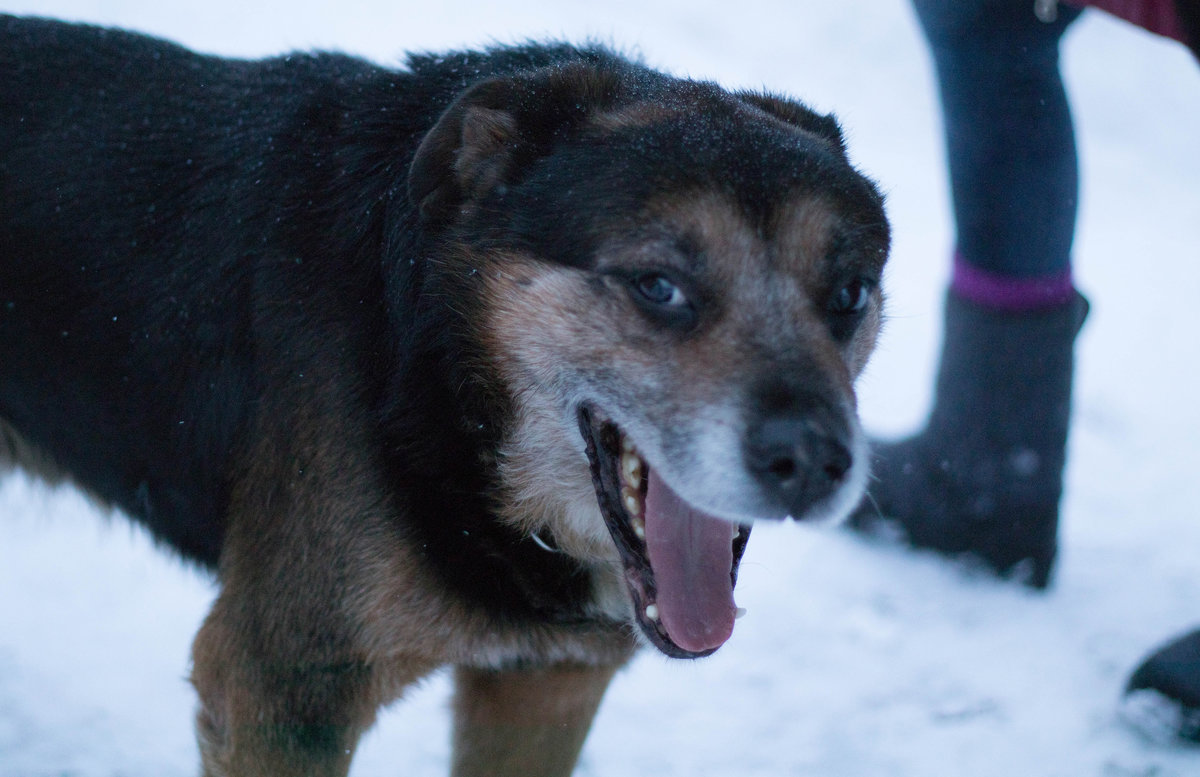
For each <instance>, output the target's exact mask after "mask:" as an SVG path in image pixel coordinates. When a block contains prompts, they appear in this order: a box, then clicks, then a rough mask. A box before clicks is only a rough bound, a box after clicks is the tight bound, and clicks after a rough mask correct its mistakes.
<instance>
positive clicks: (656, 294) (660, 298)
mask: <svg viewBox="0 0 1200 777" xmlns="http://www.w3.org/2000/svg"><path fill="white" fill-rule="evenodd" d="M633 287H634V288H635V289H637V291H638V294H641V295H642V297H644V298H645V299H646V301H647V302H652V303H654V304H655V305H661V306H663V307H666V308H681V307H683V306H685V305H687V304H688V298H687V297H686V296H685V295H684V293H683V292H682V291H680V289H679V287H678V286H676V285H675V284H674V283H671V281H669V280H667V278H666V276H663V275H659V274H658V273H647V274H646V275H639V276H638V277H636V278H634V279H633Z"/></svg>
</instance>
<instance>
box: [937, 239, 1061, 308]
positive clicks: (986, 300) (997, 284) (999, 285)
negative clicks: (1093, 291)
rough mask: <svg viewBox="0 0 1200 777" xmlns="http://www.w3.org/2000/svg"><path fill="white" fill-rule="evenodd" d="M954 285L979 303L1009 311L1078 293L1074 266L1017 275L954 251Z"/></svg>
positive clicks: (1052, 302) (1053, 303)
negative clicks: (1030, 275)
mask: <svg viewBox="0 0 1200 777" xmlns="http://www.w3.org/2000/svg"><path fill="white" fill-rule="evenodd" d="M950 288H951V289H952V290H953V291H954V293H955V294H957V295H958V296H959V297H961V298H963V299H965V300H967V301H969V302H974V303H975V304H977V305H983V306H984V307H989V308H993V309H995V310H1006V311H1015V312H1020V311H1028V310H1043V309H1045V308H1054V307H1058V306H1060V305H1065V304H1067V303H1068V302H1070V301H1071V300H1072V299H1074V297H1075V283H1074V282H1073V281H1072V279H1071V268H1069V267H1068V268H1067V269H1065V270H1063V271H1062V272H1058V273H1054V274H1052V275H1039V276H1037V277H1034V278H1016V277H1013V276H1010V275H1001V274H1000V273H995V272H992V271H990V270H982V269H980V268H978V267H975V266H974V265H972V264H970V263H969V262H967V261H966V260H965V259H963V258H962V256H961V255H959V254H957V253H956V254H955V255H954V274H953V276H952V277H951V279H950Z"/></svg>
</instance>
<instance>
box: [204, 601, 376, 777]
mask: <svg viewBox="0 0 1200 777" xmlns="http://www.w3.org/2000/svg"><path fill="white" fill-rule="evenodd" d="M225 604H226V603H224V602H221V601H218V603H217V606H216V607H215V608H214V611H213V613H212V614H210V615H209V617H208V620H207V621H206V622H205V624H204V627H203V628H202V629H201V630H200V633H199V634H198V635H197V637H196V642H195V645H194V648H193V669H192V682H193V684H194V685H195V686H196V689H197V692H198V694H199V697H200V708H199V711H198V712H197V715H196V733H197V738H198V740H199V745H200V753H201V761H202V764H203V775H204V777H285V776H286V777H291V776H292V775H295V776H296V777H300V776H301V775H304V776H305V777H341V776H342V775H345V774H346V773H347V771H348V770H349V767H350V759H351V756H352V755H353V753H354V750H355V747H356V746H357V744H358V739H359V736H360V735H361V734H362V732H363V731H365V730H366V728H367V727H368V726H370V724H371V722H372V721H373V719H374V716H375V708H376V705H377V703H378V700H377V693H376V692H375V687H376V686H377V683H376V682H375V678H374V671H373V668H372V667H370V666H368V665H366V664H364V663H361V662H355V661H331V660H322V661H312V660H309V659H307V658H299V657H295V656H292V657H289V656H287V655H286V654H284V653H276V654H274V655H267V654H264V653H263V652H262V650H261V646H260V645H256V644H255V643H254V641H253V640H252V639H248V637H252V633H248V632H247V631H246V629H245V628H244V626H242V625H239V624H238V620H237V617H236V615H232V614H231V613H230V612H229V610H230V609H231V608H229V607H227V606H225Z"/></svg>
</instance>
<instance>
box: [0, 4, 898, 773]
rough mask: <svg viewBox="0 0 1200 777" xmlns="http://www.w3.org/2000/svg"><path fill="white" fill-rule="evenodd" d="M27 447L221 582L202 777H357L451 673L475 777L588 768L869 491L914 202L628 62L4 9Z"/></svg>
mask: <svg viewBox="0 0 1200 777" xmlns="http://www.w3.org/2000/svg"><path fill="white" fill-rule="evenodd" d="M0 73H3V79H0V466H2V465H3V464H4V463H5V460H6V459H7V460H15V461H16V463H18V464H19V465H22V466H24V467H26V468H28V469H31V470H34V471H36V472H38V473H40V474H42V475H44V476H47V477H49V478H55V477H64V478H69V479H71V480H73V481H74V482H76V483H78V484H79V485H80V486H82V487H83V488H85V489H87V490H88V491H89V492H91V493H92V494H93V495H94V496H96V497H97V498H98V499H99V500H101V501H103V502H106V503H109V504H113V505H116V506H118V507H120V508H122V509H123V510H124V511H126V512H127V513H128V514H129V515H130V516H132V517H134V518H136V519H137V520H139V521H141V522H142V523H144V524H145V525H146V526H148V527H149V528H150V529H151V530H152V531H153V532H154V534H155V536H156V537H158V538H159V539H160V540H161V541H162V542H163V543H164V544H167V545H169V546H170V547H172V548H174V549H176V550H178V551H179V552H180V553H181V554H182V555H184V556H185V557H187V558H190V559H193V560H195V561H196V562H198V563H201V564H203V565H205V566H207V567H210V568H212V569H213V570H215V571H216V572H217V574H218V576H219V578H220V582H221V592H220V596H219V597H218V599H217V602H216V604H215V605H214V607H213V610H212V612H211V614H210V615H209V617H208V619H207V620H206V621H205V624H204V626H203V628H202V629H201V631H200V634H199V636H198V637H197V638H196V642H195V646H194V650H193V659H194V661H193V672H192V681H193V683H194V684H195V686H196V688H197V691H198V693H199V696H200V702H201V703H200V710H199V713H198V715H197V729H198V733H199V740H200V746H201V752H202V758H203V761H204V765H205V774H209V775H216V774H222V775H226V774H229V775H239V776H242V775H250V774H254V775H257V776H258V777H267V775H272V776H274V775H305V776H306V777H317V776H319V775H326V776H330V777H332V776H334V775H344V774H345V773H346V771H347V769H348V767H349V763H350V759H351V756H352V753H353V750H354V747H355V745H356V743H357V742H358V739H359V736H360V735H361V734H362V732H363V731H364V730H365V729H366V728H367V727H368V726H369V725H370V724H371V722H372V720H373V719H374V716H375V712H376V710H377V709H378V707H380V706H381V705H383V704H386V703H388V702H390V701H392V700H393V699H395V698H397V697H398V696H399V695H400V694H401V692H402V691H403V689H404V688H405V687H406V686H408V685H410V684H411V683H414V682H416V681H417V680H418V679H419V678H421V677H422V676H424V675H426V674H428V673H429V672H431V671H433V670H435V669H437V668H438V667H440V666H444V665H453V666H454V667H455V668H456V698H455V707H454V709H455V734H454V766H453V774H454V775H455V776H456V777H470V776H471V775H476V776H477V775H488V776H489V777H503V776H506V775H512V776H516V775H520V776H521V777H529V776H530V775H541V776H542V777H547V776H549V775H566V774H569V773H570V771H571V769H572V766H573V765H574V763H575V760H576V756H577V754H578V752H579V748H580V747H581V746H582V743H583V739H584V736H585V735H586V733H587V730H588V727H589V725H590V722H591V718H592V714H593V713H594V712H595V709H596V706H597V705H598V704H599V702H600V698H601V696H602V695H603V693H604V689H605V687H606V686H607V684H608V681H609V679H610V677H611V676H612V674H613V672H614V671H615V669H616V667H617V666H619V665H620V664H621V663H622V662H624V661H625V660H627V659H628V657H629V655H630V654H631V653H632V651H633V650H634V648H635V647H636V645H637V644H638V641H637V638H636V635H638V634H640V635H641V636H642V637H643V638H644V639H645V641H646V642H649V643H650V644H652V645H654V646H655V647H657V648H658V649H659V650H660V651H662V652H663V653H665V654H667V655H670V656H674V657H680V658H695V657H699V656H702V655H707V654H709V653H712V652H713V651H714V650H716V649H717V648H719V647H720V646H721V644H723V643H724V642H725V640H726V639H727V638H728V637H729V635H730V634H731V633H732V630H733V621H734V618H735V617H736V612H737V608H736V606H735V603H734V600H733V590H734V585H735V583H736V577H737V570H738V562H739V561H740V558H741V554H742V551H743V549H744V548H745V545H746V539H747V536H748V533H749V527H748V526H743V525H741V524H745V523H749V522H750V521H751V520H754V519H757V518H782V517H784V516H785V515H793V516H796V517H797V518H802V517H805V516H817V515H822V516H823V515H828V514H829V513H831V512H845V510H847V509H849V508H850V507H851V506H853V505H854V504H855V503H857V501H858V500H859V498H860V497H861V494H862V485H863V483H865V480H866V468H867V467H866V455H865V449H866V444H865V442H864V441H863V439H862V433H861V430H860V428H859V424H858V421H857V419H856V418H855V416H854V407H855V406H856V402H855V398H854V394H853V391H854V389H853V379H854V377H855V376H856V375H857V374H858V372H859V371H860V370H861V369H862V367H863V365H864V363H865V360H866V358H867V355H868V354H869V353H870V351H871V348H872V346H873V344H874V341H875V336H876V333H877V332H878V327H879V320H880V306H881V304H882V295H881V293H880V290H879V281H880V279H881V275H882V272H883V264H884V261H885V260H886V257H887V250H888V226H887V222H886V219H885V217H884V212H883V203H882V198H881V197H880V195H879V193H878V191H877V190H876V188H875V187H874V185H873V184H872V183H871V182H870V181H868V180H867V179H866V178H864V177H863V176H862V175H860V174H859V173H858V172H857V171H856V170H855V169H854V168H853V167H852V166H851V165H850V163H849V160H848V159H847V157H846V151H845V147H844V145H843V139H842V135H841V133H840V130H839V129H838V125H837V122H836V121H835V120H834V119H833V118H832V117H829V116H826V115H823V114H817V113H814V112H812V111H810V110H809V109H807V108H805V107H804V106H802V105H800V104H799V103H796V102H793V101H790V100H787V99H784V98H780V97H774V96H771V95H767V94H762V93H731V92H729V91H726V90H724V89H722V88H720V87H719V86H717V85H715V84H711V83H703V82H696V81H688V80H682V79H678V78H673V77H671V76H668V75H666V74H663V73H660V72H657V71H654V70H651V69H649V68H647V67H645V66H644V65H641V64H639V63H637V62H633V61H630V60H628V59H626V58H623V57H621V56H619V55H617V54H615V53H613V52H611V51H608V50H605V49H602V48H595V47H590V48H576V47H573V46H569V45H528V46H518V47H511V48H507V47H501V48H496V49H492V50H490V51H484V52H458V53H451V54H447V55H444V56H434V55H423V56H414V57H411V58H410V59H409V61H408V67H407V68H405V69H402V70H388V69H384V68H380V67H377V66H375V65H372V64H370V63H367V62H364V61H361V60H357V59H353V58H351V57H346V56H338V55H330V54H297V55H293V56H288V57H280V58H276V59H270V60H264V61H258V62H247V61H239V60H226V59H219V58H216V57H206V56H201V55H198V54H195V53H192V52H190V51H186V50H184V49H182V48H180V47H178V46H173V45H170V44H168V43H164V42H162V41H157V40H153V39H150V38H147V37H144V36H140V35H133V34H130V33H125V32H120V31H116V30H101V29H97V28H94V27H86V26H80V25H67V24H60V23H54V22H49V21H39V20H27V19H15V18H12V17H3V16H0Z"/></svg>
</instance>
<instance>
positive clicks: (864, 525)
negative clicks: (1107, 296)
mask: <svg viewBox="0 0 1200 777" xmlns="http://www.w3.org/2000/svg"><path fill="white" fill-rule="evenodd" d="M1086 315H1087V301H1086V300H1085V299H1084V298H1083V297H1082V296H1081V295H1078V294H1077V295H1076V296H1075V298H1074V299H1073V300H1072V301H1071V302H1069V303H1067V304H1066V305H1062V306H1059V307H1056V308H1051V309H1047V310H1042V311H1024V312H1016V313H1012V312H997V311H994V310H991V309H988V308H985V307H982V306H980V305H977V304H974V303H972V302H968V301H965V300H963V299H961V298H960V297H958V296H957V295H955V294H954V293H953V292H952V293H950V294H948V295H947V297H946V314H945V322H946V330H945V335H944V339H943V344H942V355H941V365H940V368H939V371H938V377H937V387H936V392H937V393H936V401H935V404H934V408H933V412H932V414H931V415H930V417H929V420H928V422H927V424H926V427H925V429H924V430H923V431H922V432H921V433H919V434H917V435H916V436H914V437H911V438H908V439H905V440H902V441H899V442H895V443H889V444H881V445H878V446H876V450H875V453H874V456H873V458H872V464H873V473H874V477H873V479H872V483H871V485H870V486H869V487H868V489H867V490H868V494H869V497H868V498H867V499H866V500H865V501H864V502H863V504H862V505H861V506H860V507H859V509H858V511H857V512H856V513H855V515H854V516H853V517H852V519H851V525H852V526H854V527H855V528H858V529H860V530H875V529H878V528H882V524H885V523H891V522H894V523H896V524H898V525H899V527H900V528H901V529H903V532H904V535H905V538H906V539H907V541H908V542H909V543H911V544H912V545H913V546H916V547H921V548H931V549H933V550H936V551H938V552H941V553H944V554H947V555H959V554H969V555H972V556H975V557H978V558H980V559H982V560H983V561H984V562H985V563H987V565H988V566H989V567H991V568H992V569H994V570H995V571H996V572H998V573H1000V574H1009V573H1015V574H1016V575H1018V576H1020V577H1021V578H1022V579H1023V580H1024V581H1025V582H1028V583H1029V584H1030V585H1032V586H1034V587H1036V588H1044V587H1045V586H1046V585H1047V584H1048V583H1049V580H1050V572H1051V568H1052V566H1053V564H1054V557H1055V554H1056V551H1057V545H1058V543H1057V534H1058V503H1059V498H1060V496H1061V494H1062V472H1063V465H1064V461H1065V446H1066V439H1067V425H1068V421H1069V416H1070V408H1071V380H1072V373H1073V365H1074V354H1073V351H1074V343H1075V336H1076V334H1077V333H1078V332H1079V328H1080V327H1081V326H1082V324H1083V320H1084V318H1085V316H1086Z"/></svg>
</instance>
